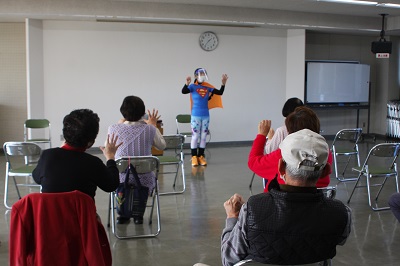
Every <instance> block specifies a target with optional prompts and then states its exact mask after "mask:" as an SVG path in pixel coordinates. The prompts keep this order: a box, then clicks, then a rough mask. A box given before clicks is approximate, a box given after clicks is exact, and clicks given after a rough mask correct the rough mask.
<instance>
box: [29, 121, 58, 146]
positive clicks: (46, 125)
mask: <svg viewBox="0 0 400 266" xmlns="http://www.w3.org/2000/svg"><path fill="white" fill-rule="evenodd" d="M39 135H40V137H38V136H39ZM24 141H25V142H34V143H44V144H46V143H47V144H49V147H50V148H51V125H50V121H49V120H47V119H28V120H26V121H25V123H24Z"/></svg>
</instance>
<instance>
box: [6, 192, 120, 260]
mask: <svg viewBox="0 0 400 266" xmlns="http://www.w3.org/2000/svg"><path fill="white" fill-rule="evenodd" d="M9 260H10V265H11V266H15V265H18V266H20V265H22V266H25V265H40V266H43V265H71V266H72V265H73V266H78V265H79V266H80V265H93V266H99V265H104V266H105V265H111V263H112V261H111V250H110V245H109V243H108V239H107V235H106V232H105V230H104V227H103V225H102V224H101V223H100V222H99V221H98V220H97V215H96V207H95V204H94V201H93V199H92V198H91V197H90V196H88V195H86V194H84V193H82V192H80V191H77V190H75V191H72V192H64V193H31V194H28V195H27V196H25V197H23V198H22V199H21V200H19V201H17V202H16V203H14V205H13V206H12V211H11V223H10V239H9Z"/></svg>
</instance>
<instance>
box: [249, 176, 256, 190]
mask: <svg viewBox="0 0 400 266" xmlns="http://www.w3.org/2000/svg"><path fill="white" fill-rule="evenodd" d="M255 175H256V173H253V176H252V177H251V180H250V185H249V188H250V189H251V187H252V186H253V180H254V176H255Z"/></svg>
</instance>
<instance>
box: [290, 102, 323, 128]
mask: <svg viewBox="0 0 400 266" xmlns="http://www.w3.org/2000/svg"><path fill="white" fill-rule="evenodd" d="M285 125H286V128H287V131H288V133H289V134H291V133H294V132H296V131H299V130H302V129H306V128H307V129H309V130H311V131H314V132H315V133H318V134H319V132H320V123H319V119H318V116H317V114H316V113H315V112H314V111H313V110H311V109H310V108H308V107H306V106H299V107H297V108H296V109H294V111H293V112H292V113H291V114H290V115H288V117H286V119H285Z"/></svg>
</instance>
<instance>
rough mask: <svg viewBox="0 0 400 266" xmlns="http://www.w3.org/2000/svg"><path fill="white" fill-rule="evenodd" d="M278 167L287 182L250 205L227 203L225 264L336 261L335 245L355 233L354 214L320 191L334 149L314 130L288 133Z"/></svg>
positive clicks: (274, 186) (273, 186) (233, 199)
mask: <svg viewBox="0 0 400 266" xmlns="http://www.w3.org/2000/svg"><path fill="white" fill-rule="evenodd" d="M280 149H281V151H282V159H281V160H280V161H279V164H278V166H277V167H278V168H279V174H280V177H279V178H282V179H284V180H285V184H284V185H279V184H278V182H277V178H278V177H275V179H274V180H273V181H272V182H271V183H270V185H269V190H268V191H269V192H268V193H262V194H258V195H254V196H251V197H250V198H249V200H248V202H247V203H244V201H243V198H242V197H241V196H240V195H238V194H235V195H233V196H232V197H231V198H230V199H229V200H227V201H226V202H225V203H224V207H225V211H226V214H227V219H226V226H225V229H224V230H223V233H222V244H221V245H222V246H221V256H222V264H223V265H224V266H225V265H233V264H235V263H237V262H239V261H242V260H252V261H257V262H260V263H265V264H308V263H314V262H319V261H324V260H326V259H330V258H333V257H334V256H335V255H336V245H343V244H344V243H345V241H346V239H347V237H348V235H349V233H350V226H351V211H350V209H349V208H348V207H347V206H345V205H344V204H343V203H342V202H341V201H339V200H335V199H329V198H326V197H325V196H324V194H323V193H322V192H321V191H319V190H318V189H317V188H316V183H317V180H318V178H319V177H320V176H324V175H325V174H326V173H327V172H329V170H330V169H329V168H330V166H329V164H327V163H326V162H327V158H328V152H329V147H328V144H327V143H326V141H325V139H324V138H323V137H322V136H321V135H320V134H317V133H315V132H313V131H311V130H308V129H303V130H300V131H297V132H295V133H292V134H289V135H288V136H287V137H286V138H285V139H284V140H283V142H282V143H281V144H280Z"/></svg>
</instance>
